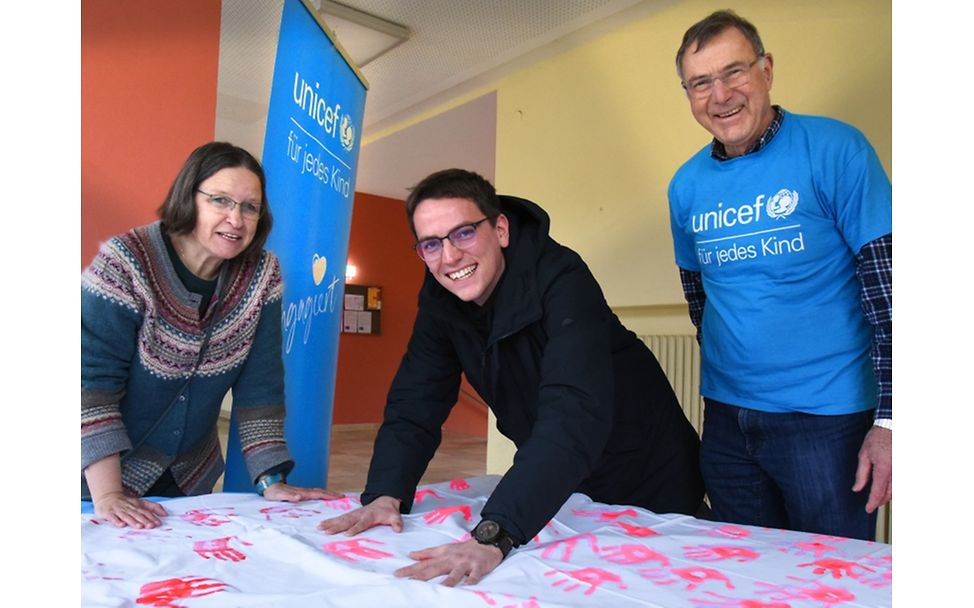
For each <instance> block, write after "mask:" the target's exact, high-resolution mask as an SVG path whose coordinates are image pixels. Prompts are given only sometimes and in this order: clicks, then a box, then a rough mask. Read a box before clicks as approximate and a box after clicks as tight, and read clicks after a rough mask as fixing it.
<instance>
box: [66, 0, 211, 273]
mask: <svg viewBox="0 0 974 608" xmlns="http://www.w3.org/2000/svg"><path fill="white" fill-rule="evenodd" d="M219 47H220V0H168V1H166V2H150V1H148V0H129V1H125V2H119V1H118V0H82V3H81V265H82V266H87V265H88V263H89V262H90V261H91V258H92V257H93V256H94V254H95V252H96V251H97V250H98V243H99V242H100V241H103V240H105V239H106V238H108V237H110V236H112V235H114V234H117V233H119V232H123V231H125V230H128V229H129V228H132V227H133V226H138V225H141V224H146V223H149V222H151V221H153V220H155V219H156V215H155V210H156V208H157V207H158V206H159V205H160V204H161V203H162V200H163V198H165V196H166V192H167V191H168V190H169V185H170V184H171V183H172V180H173V178H175V177H176V172H177V171H179V168H180V166H182V164H183V161H185V160H186V157H187V156H189V153H190V152H191V151H192V150H193V149H194V148H196V147H197V146H199V145H200V144H203V143H206V142H208V141H211V140H212V139H213V133H214V125H215V122H216V83H217V63H218V59H219Z"/></svg>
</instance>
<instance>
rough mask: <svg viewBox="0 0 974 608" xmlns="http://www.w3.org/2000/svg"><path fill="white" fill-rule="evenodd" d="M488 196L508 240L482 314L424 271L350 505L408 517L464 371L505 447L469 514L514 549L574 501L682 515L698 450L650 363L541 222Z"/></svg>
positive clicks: (695, 486)
mask: <svg viewBox="0 0 974 608" xmlns="http://www.w3.org/2000/svg"><path fill="white" fill-rule="evenodd" d="M500 199H501V209H502V212H503V213H504V214H505V215H506V216H507V218H508V220H509V222H510V233H511V239H510V244H509V246H508V247H507V248H506V249H505V250H504V255H505V271H504V275H503V276H502V279H501V281H500V282H499V283H498V285H497V287H496V288H495V290H494V293H493V294H492V295H491V298H490V301H489V302H488V303H486V304H485V307H484V308H485V309H486V310H484V311H479V310H478V309H479V307H476V305H474V304H471V303H464V302H462V301H460V300H459V299H458V298H457V297H456V296H454V295H453V294H451V293H450V292H448V291H447V290H446V289H444V288H443V287H442V286H441V285H440V284H439V283H437V282H436V280H435V279H434V278H433V276H432V275H431V274H430V273H429V272H427V273H426V279H425V282H424V284H423V287H422V289H421V291H420V294H419V311H418V313H417V317H416V322H415V325H414V327H413V334H412V337H411V338H410V340H409V345H408V348H407V351H406V354H405V356H404V357H403V360H402V363H401V364H400V366H399V371H398V372H397V373H396V376H395V378H394V380H393V382H392V386H391V388H390V390H389V396H388V400H387V403H386V410H385V419H384V422H383V424H382V427H381V428H380V429H379V433H378V435H377V437H376V442H375V451H374V453H373V457H372V463H371V466H370V467H369V476H368V483H367V484H366V488H365V493H364V494H363V496H362V502H363V504H367V503H368V502H371V500H374V499H375V498H377V497H378V496H382V495H388V496H393V497H396V498H399V499H402V507H401V508H402V511H403V512H404V513H406V512H409V510H410V509H411V507H412V502H413V494H414V492H415V489H416V485H417V484H418V483H419V480H420V478H421V477H422V475H423V473H424V471H425V470H426V467H427V465H428V464H429V461H430V460H431V459H432V457H433V454H434V452H435V451H436V448H437V447H438V446H439V443H440V438H441V434H440V428H441V426H442V425H443V423H444V422H445V421H446V418H447V416H448V415H449V413H450V410H451V408H452V407H453V405H454V404H455V403H456V401H457V395H458V392H459V387H460V374H461V372H463V373H464V374H466V376H467V379H468V380H469V382H470V384H471V385H472V386H473V387H474V389H476V391H477V392H478V393H479V394H480V396H481V397H482V398H483V400H484V401H485V402H486V403H487V404H488V405H489V406H490V409H491V410H492V411H493V412H494V414H495V415H496V416H497V428H498V430H499V431H500V432H501V433H502V434H504V435H505V436H506V437H508V438H510V439H511V440H512V441H513V442H514V444H515V445H516V446H517V454H516V456H515V458H514V464H513V466H512V467H511V468H510V469H509V470H508V471H507V473H505V475H504V476H503V478H502V479H501V481H500V483H499V484H498V485H497V488H496V489H495V490H494V492H493V494H492V495H491V497H490V499H489V500H488V501H487V504H486V505H485V506H484V509H483V511H482V516H483V517H485V518H490V519H493V520H495V521H497V522H498V523H500V524H501V525H502V526H503V527H504V529H505V530H507V531H508V533H510V534H511V535H512V536H513V537H514V538H515V540H517V541H518V542H519V543H524V542H526V541H528V540H530V539H531V538H532V537H533V536H534V535H535V534H536V533H537V532H538V531H540V530H541V528H543V527H544V525H545V524H546V523H547V522H548V521H549V520H550V519H551V518H552V517H553V516H554V515H555V513H557V511H558V509H559V508H560V507H561V505H562V504H563V503H564V502H565V500H566V499H567V498H568V497H569V496H570V495H571V494H572V493H573V492H584V493H585V494H587V495H588V496H590V497H591V498H592V499H593V500H596V501H600V502H607V503H622V504H633V505H638V506H642V507H645V508H647V509H650V510H653V511H655V512H683V513H689V514H692V513H694V512H695V511H696V509H697V508H698V507H699V505H700V501H701V499H702V497H703V483H702V481H701V479H700V473H699V467H698V455H697V454H698V449H699V441H698V438H697V435H696V432H695V431H694V430H693V428H692V427H691V426H690V423H689V422H688V421H687V419H686V417H685V416H684V415H683V412H682V410H681V409H680V406H679V403H678V402H677V400H676V396H675V395H674V394H673V390H672V388H671V387H670V385H669V383H668V382H667V380H666V377H665V375H664V374H663V371H662V369H661V368H660V366H659V364H658V362H657V361H656V358H655V357H654V356H653V354H652V352H650V350H649V349H648V348H647V347H646V346H645V345H644V344H643V342H642V341H641V340H639V338H638V337H637V336H636V335H635V334H634V333H633V332H631V331H629V330H627V329H626V328H625V327H623V326H622V324H621V323H620V322H619V319H618V318H617V317H616V316H615V314H613V313H612V311H611V310H610V309H609V307H608V305H607V304H606V302H605V298H604V297H603V295H602V291H601V289H600V288H599V285H598V283H597V282H596V281H595V278H594V277H593V276H592V274H591V272H590V271H589V269H588V267H587V266H586V265H585V263H584V262H583V261H582V259H581V258H580V257H579V256H578V254H576V253H575V252H574V251H572V250H570V249H568V248H567V247H564V246H562V245H559V244H558V243H557V242H555V241H554V240H553V239H552V238H551V237H550V236H549V235H548V226H549V219H548V215H547V213H545V212H544V210H542V209H541V208H540V207H538V206H537V205H535V204H534V203H532V202H530V201H527V200H524V199H519V198H514V197H508V196H501V197H500ZM481 315H482V316H483V319H482V321H481V322H478V316H481ZM478 328H479V329H478Z"/></svg>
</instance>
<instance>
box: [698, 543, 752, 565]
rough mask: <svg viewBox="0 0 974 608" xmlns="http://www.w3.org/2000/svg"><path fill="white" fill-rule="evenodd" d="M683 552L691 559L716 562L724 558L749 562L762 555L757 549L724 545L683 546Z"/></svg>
mask: <svg viewBox="0 0 974 608" xmlns="http://www.w3.org/2000/svg"><path fill="white" fill-rule="evenodd" d="M683 554H684V555H685V556H687V557H689V558H690V559H698V560H700V561H702V562H716V561H720V560H724V559H733V560H735V561H739V562H749V561H752V560H755V559H757V558H759V557H761V555H760V554H759V553H757V552H756V551H751V550H750V549H745V548H744V547H723V546H703V545H701V546H697V547H683Z"/></svg>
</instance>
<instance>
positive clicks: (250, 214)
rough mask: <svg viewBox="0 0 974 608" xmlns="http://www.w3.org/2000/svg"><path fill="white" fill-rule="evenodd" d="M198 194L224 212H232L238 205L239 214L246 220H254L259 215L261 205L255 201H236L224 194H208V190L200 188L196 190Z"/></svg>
mask: <svg viewBox="0 0 974 608" xmlns="http://www.w3.org/2000/svg"><path fill="white" fill-rule="evenodd" d="M197 192H199V193H200V194H202V195H203V196H205V197H206V200H208V201H209V202H210V204H211V205H213V206H214V207H216V208H217V209H219V210H220V211H223V212H224V213H226V214H228V215H229V214H230V213H232V212H233V208H234V207H240V215H242V216H243V217H244V218H246V219H248V220H256V219H258V218H259V217H260V212H261V206H260V205H257V204H255V203H249V202H247V203H238V202H237V201H235V200H233V199H232V198H230V197H229V196H224V195H222V194H210V193H209V192H203V191H202V190H197Z"/></svg>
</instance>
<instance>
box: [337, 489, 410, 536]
mask: <svg viewBox="0 0 974 608" xmlns="http://www.w3.org/2000/svg"><path fill="white" fill-rule="evenodd" d="M401 503H402V501H401V500H399V499H398V498H393V497H391V496H380V497H379V498H376V499H375V500H373V501H372V502H370V503H369V504H367V505H365V506H364V507H359V508H358V509H355V510H354V511H351V512H349V513H346V514H344V515H339V516H338V517H332V518H331V519H326V520H324V521H323V522H321V523H320V524H318V529H319V530H321V531H322V532H324V533H325V534H338V533H339V532H344V533H345V535H346V536H354V535H356V534H358V533H359V532H364V531H366V530H368V529H369V528H373V527H375V526H391V527H392V529H393V531H394V532H402V515H400V514H399V505H400V504H401Z"/></svg>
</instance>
